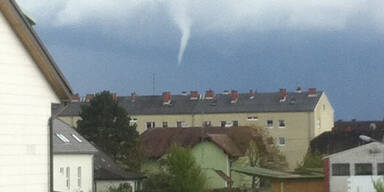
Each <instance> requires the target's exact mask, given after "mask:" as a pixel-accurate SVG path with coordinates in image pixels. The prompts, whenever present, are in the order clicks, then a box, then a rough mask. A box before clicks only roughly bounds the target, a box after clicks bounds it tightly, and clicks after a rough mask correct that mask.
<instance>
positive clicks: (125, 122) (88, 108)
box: [78, 91, 140, 170]
mask: <svg viewBox="0 0 384 192" xmlns="http://www.w3.org/2000/svg"><path fill="white" fill-rule="evenodd" d="M80 117H81V120H79V122H78V131H79V133H80V134H82V135H83V136H84V137H85V138H86V139H88V140H89V141H92V142H93V143H95V144H96V145H97V146H98V147H99V148H100V149H101V150H103V151H104V152H106V153H107V154H109V155H110V156H111V157H112V158H113V159H115V160H116V161H117V162H118V163H120V164H121V165H123V166H124V168H127V169H131V170H137V169H138V168H139V162H140V161H138V159H137V158H138V157H139V155H138V154H139V150H138V132H137V131H136V125H130V118H129V117H128V114H127V112H126V111H125V109H124V108H122V107H120V106H119V105H118V102H117V101H116V100H114V99H113V96H112V94H111V93H110V92H109V91H103V92H101V93H97V94H96V95H95V97H94V98H93V99H92V100H91V101H90V103H89V105H82V106H81V113H80Z"/></svg>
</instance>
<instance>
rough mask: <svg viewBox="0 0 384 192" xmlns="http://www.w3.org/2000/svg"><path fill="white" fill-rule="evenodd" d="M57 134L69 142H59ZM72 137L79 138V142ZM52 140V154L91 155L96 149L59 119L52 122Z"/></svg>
mask: <svg viewBox="0 0 384 192" xmlns="http://www.w3.org/2000/svg"><path fill="white" fill-rule="evenodd" d="M57 134H61V135H63V136H64V137H65V138H66V139H68V141H69V142H64V141H63V140H61V139H60V138H59V136H58V135H57ZM73 135H75V136H76V137H77V138H79V139H80V140H81V142H79V141H78V140H77V139H76V138H75V137H74V136H73ZM52 138H53V139H52V143H53V153H54V154H93V153H96V152H97V149H96V148H95V147H94V146H93V145H92V144H91V143H89V142H88V141H87V140H86V139H84V138H83V137H82V136H81V135H80V134H79V133H77V132H76V131H75V129H74V128H72V127H71V126H70V125H68V124H66V123H64V122H63V121H61V120H59V119H55V120H53V129H52Z"/></svg>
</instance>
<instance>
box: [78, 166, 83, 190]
mask: <svg viewBox="0 0 384 192" xmlns="http://www.w3.org/2000/svg"><path fill="white" fill-rule="evenodd" d="M81 174H82V170H81V166H79V167H77V187H79V188H81V184H82V183H81Z"/></svg>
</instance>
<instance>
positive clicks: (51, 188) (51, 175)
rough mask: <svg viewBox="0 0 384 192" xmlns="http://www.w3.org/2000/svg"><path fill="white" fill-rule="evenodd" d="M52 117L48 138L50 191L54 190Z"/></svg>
mask: <svg viewBox="0 0 384 192" xmlns="http://www.w3.org/2000/svg"><path fill="white" fill-rule="evenodd" d="M52 128H53V121H52V117H50V118H49V128H48V140H49V191H51V192H53V149H52V148H53V142H52Z"/></svg>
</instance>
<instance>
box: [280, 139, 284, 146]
mask: <svg viewBox="0 0 384 192" xmlns="http://www.w3.org/2000/svg"><path fill="white" fill-rule="evenodd" d="M279 145H280V146H284V145H285V137H279Z"/></svg>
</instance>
